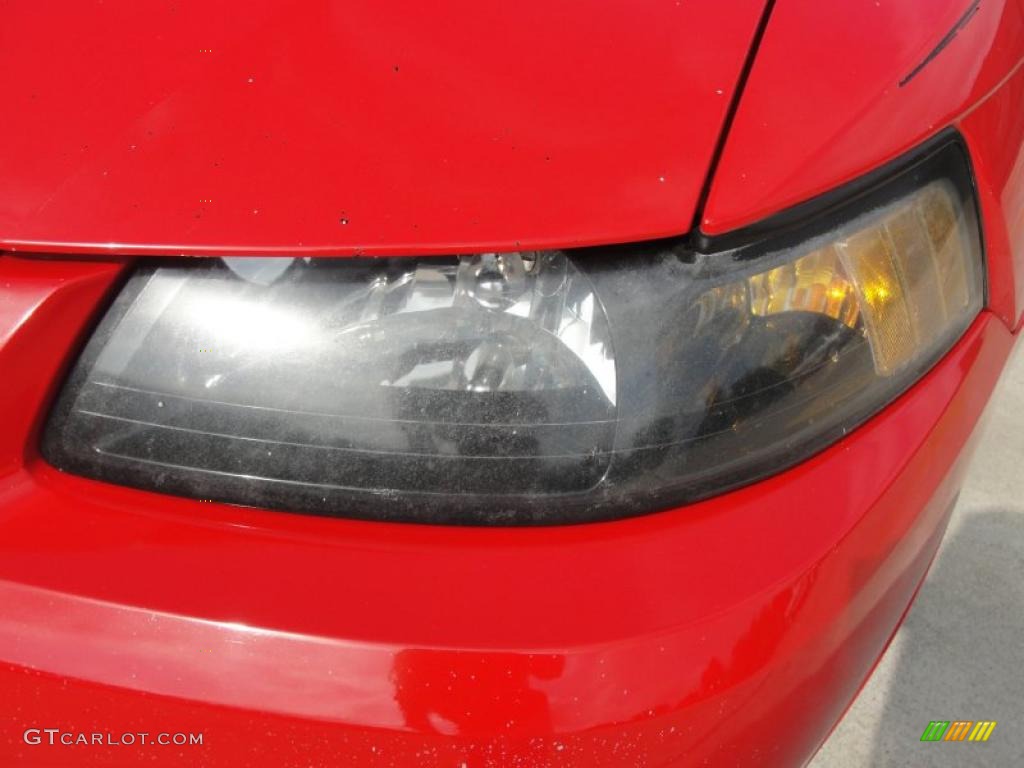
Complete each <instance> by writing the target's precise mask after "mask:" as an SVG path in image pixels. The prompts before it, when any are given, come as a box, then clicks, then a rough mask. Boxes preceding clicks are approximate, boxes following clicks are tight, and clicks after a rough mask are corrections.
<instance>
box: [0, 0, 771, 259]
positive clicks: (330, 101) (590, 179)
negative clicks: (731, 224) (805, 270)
mask: <svg viewBox="0 0 1024 768" xmlns="http://www.w3.org/2000/svg"><path fill="white" fill-rule="evenodd" d="M763 7H764V0H732V1H731V2H730V3H729V7H728V9H724V8H722V7H721V6H720V5H719V4H717V3H691V2H685V3H683V2H679V3H677V2H674V0H666V1H665V2H651V3H640V4H626V3H585V4H581V3H578V2H573V1H572V0H552V1H550V2H527V3H511V4H509V3H480V2H475V1H474V0H458V1H457V2H448V3H446V4H445V5H444V9H443V10H441V9H439V8H438V7H436V6H435V5H434V4H431V3H420V2H407V1H405V2H403V1H402V0H389V1H388V2H381V1H380V0H350V1H349V2H345V3H303V4H296V3H293V2H291V1H290V0H252V2H246V3H245V4H244V8H243V7H240V6H239V4H237V3H210V2H193V3H189V2H178V1H177V0H153V1H152V2H146V3H143V4H139V3H135V2H131V1H130V0H121V1H120V2H117V1H115V2H103V3H78V2H67V3H62V4H61V6H60V10H59V12H58V11H56V10H55V8H54V6H53V5H52V4H49V3H48V4H45V5H44V4H40V3H37V2H31V0H26V1H24V2H15V3H8V4H5V6H4V23H3V25H0V72H3V77H2V78H0V103H2V104H3V108H4V114H5V119H4V120H3V121H0V146H2V147H3V148H4V149H3V158H2V161H0V170H2V174H3V184H2V185H0V247H4V246H6V247H8V248H11V249H13V248H17V249H19V250H25V249H31V250H58V251H61V250H63V251H82V250H115V251H119V252H128V253H131V252H139V251H147V252H161V253H174V254H177V253H180V252H182V251H187V252H189V253H192V254H196V253H225V252H233V253H237V252H242V253H253V252H256V253H263V252H272V251H277V252H280V251H287V252H288V253H296V252H300V253H305V254H310V253H324V254H336V253H353V252H356V251H361V252H365V253H391V254H394V253H398V254H403V253H410V252H417V253H425V252H451V251H459V250H465V248H467V247H468V246H473V247H474V248H477V249H479V248H496V247H502V248H505V249H515V247H516V245H517V244H519V243H522V245H523V246H524V247H525V246H534V245H548V246H555V245H572V244H582V243H598V242H613V241H614V242H621V241H628V240H637V239H643V238H650V237H659V236H664V235H669V234H679V233H681V232H684V231H686V230H687V229H688V228H689V227H690V224H691V221H692V218H693V215H694V212H695V207H696V203H697V199H698V196H699V194H700V191H701V188H702V186H703V184H704V179H705V176H706V173H707V169H708V165H709V162H710V159H711V155H712V151H713V149H714V147H715V144H716V142H717V140H718V135H719V133H720V129H721V126H722V122H723V118H724V116H725V113H726V109H727V106H728V104H729V100H730V98H731V96H732V94H733V89H734V87H735V85H736V81H737V79H738V76H739V72H740V69H741V67H742V65H743V62H744V58H745V56H746V54H747V50H748V47H749V44H750V41H751V38H752V36H753V34H754V30H755V27H756V25H757V23H758V21H759V19H760V16H761V12H762V9H763ZM41 29H45V30H46V38H45V43H42V42H41V41H40V33H39V30H41Z"/></svg>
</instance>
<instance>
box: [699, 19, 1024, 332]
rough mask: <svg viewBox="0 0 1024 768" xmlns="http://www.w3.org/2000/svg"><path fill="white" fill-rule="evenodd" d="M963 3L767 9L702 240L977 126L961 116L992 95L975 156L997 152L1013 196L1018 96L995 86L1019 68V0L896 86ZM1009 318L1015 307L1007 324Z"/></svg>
mask: <svg viewBox="0 0 1024 768" xmlns="http://www.w3.org/2000/svg"><path fill="white" fill-rule="evenodd" d="M974 5H975V3H972V1H971V0H915V1H904V2H892V1H891V0H886V2H878V3H870V2H867V3H823V2H819V1H818V0H786V1H785V2H779V3H777V4H776V6H775V8H774V10H773V11H772V14H771V19H770V22H769V24H768V26H767V29H766V31H765V34H764V38H763V40H762V42H761V45H760V48H759V50H758V54H757V57H756V60H755V62H754V65H753V67H752V70H751V73H750V76H749V78H748V80H747V83H746V86H745V88H744V91H743V97H742V99H741V101H740V104H739V108H738V110H737V112H736V116H735V120H734V122H733V125H732V128H731V130H730V132H729V136H728V138H727V140H726V142H725V146H724V149H723V153H722V157H721V161H720V163H719V165H718V167H717V170H716V172H715V178H714V182H713V184H712V186H711V189H710V192H709V196H708V201H707V206H706V208H705V209H704V214H703V221H702V223H701V229H702V230H703V231H704V232H706V233H708V234H716V233H721V232H725V231H728V230H731V229H735V228H738V227H741V226H744V225H747V224H751V223H753V222H755V221H757V220H759V219H761V218H764V217H766V216H768V215H771V214H773V213H776V212H778V211H781V210H782V209H784V208H787V207H789V206H791V205H794V204H796V203H799V202H802V201H805V200H809V199H811V198H813V197H815V196H816V195H818V194H821V193H822V192H825V191H826V190H829V189H833V188H835V187H837V186H839V185H841V184H843V183H844V182H847V181H849V180H850V179H853V178H855V177H857V176H859V175H861V174H862V173H865V172H867V171H869V170H871V169H873V168H876V167H878V166H879V165H882V164H883V163H885V162H887V161H888V160H891V159H893V158H894V157H897V156H898V155H900V154H901V153H903V152H905V151H907V150H908V149H910V148H911V147H913V146H914V145H916V144H918V143H919V142H921V141H922V140H924V139H926V138H927V137H929V136H931V135H934V134H935V133H937V132H938V131H940V130H942V129H943V128H945V127H946V126H948V125H950V124H956V123H962V124H963V125H964V126H965V128H966V126H968V125H973V124H977V123H978V119H977V118H972V117H971V112H972V111H973V110H976V109H979V108H980V107H979V104H981V103H983V102H985V101H986V99H987V100H989V101H991V100H992V97H993V95H994V94H996V93H998V94H1001V97H1000V99H998V100H999V101H1001V106H993V107H991V108H990V111H992V112H995V113H996V114H995V115H994V116H993V117H991V118H989V125H988V126H987V129H988V133H987V135H986V141H985V142H977V143H976V144H975V148H976V149H983V151H985V152H987V153H999V154H1000V157H999V158H993V161H994V162H998V163H999V166H998V167H999V170H998V171H995V173H996V174H997V175H998V176H1001V177H1004V178H1005V177H1006V176H1008V175H1010V174H1016V177H1015V184H1014V186H1013V187H1012V188H1008V189H1007V191H1006V192H1003V193H1002V194H1004V195H1015V194H1016V195H1019V194H1021V193H1020V192H1019V191H1015V190H1019V189H1021V185H1020V179H1019V176H1020V173H1021V172H1020V170H1019V168H1018V166H1019V162H1020V161H1019V157H1020V151H1021V145H1020V138H1019V137H1020V127H1019V125H1020V115H1021V113H1022V112H1024V110H1022V109H1021V106H1020V105H1021V102H1020V95H1019V86H1017V91H1018V93H1014V94H1012V95H1011V93H1010V91H1009V90H1008V89H1007V88H1006V87H1005V84H1006V83H1007V80H1008V79H1009V78H1011V77H1013V75H1014V73H1017V72H1019V70H1020V69H1021V65H1022V62H1024V1H1022V0H991V1H990V0H986V1H985V2H982V3H980V4H978V5H977V10H976V11H975V12H974V13H973V15H971V16H970V18H969V19H968V20H967V21H966V22H965V23H964V24H963V25H962V28H960V30H959V32H958V33H957V35H956V36H955V37H954V38H953V39H952V40H951V41H950V42H949V44H948V45H946V46H945V47H944V48H943V49H942V50H941V51H940V52H939V53H938V54H937V55H936V56H935V57H934V58H932V59H931V60H930V61H929V62H928V63H927V65H926V66H924V67H923V68H922V69H921V70H920V71H919V72H918V73H917V74H916V75H915V76H914V77H913V78H911V79H910V80H909V82H906V83H905V84H903V85H902V86H901V85H900V83H901V81H903V80H904V79H905V78H907V77H908V75H910V74H911V73H912V72H913V71H914V70H915V68H917V67H918V65H919V64H921V63H923V62H924V61H925V59H926V58H927V57H928V55H929V54H930V53H931V52H932V51H933V50H934V49H935V48H936V46H937V45H938V44H939V43H940V42H941V41H942V39H943V37H944V36H945V35H946V33H947V31H949V30H951V29H952V28H953V27H954V26H955V25H956V23H957V22H958V20H960V19H961V18H962V17H963V16H964V14H965V13H969V9H970V8H971V7H972V6H974ZM1000 86H1004V87H1002V88H1000ZM997 123H998V124H997ZM989 140H991V141H989ZM983 144H984V146H982V145H983ZM1014 169H1016V170H1014ZM992 183H1000V182H999V181H998V180H997V179H993V180H992ZM994 194H996V195H998V194H1000V192H999V191H998V190H997V191H996V192H995V193H994ZM986 202H988V201H986ZM1004 202H1009V201H1006V200H1004ZM1013 202H1014V203H1016V204H1017V206H1018V207H1017V208H1016V210H1013V209H1012V208H1011V209H1008V211H1007V212H1008V214H1010V215H1012V216H1013V217H1019V215H1020V214H1019V211H1020V210H1021V208H1020V206H1019V202H1020V201H1019V199H1018V198H1013ZM1020 229H1021V225H1020V224H1019V223H1018V224H1017V225H1016V231H1017V232H1018V233H1019V231H1020ZM1018 238H1019V234H1018ZM1015 245H1016V247H1017V253H1018V259H1019V261H1018V263H1017V272H1018V274H1021V275H1024V247H1021V245H1020V240H1019V239H1018V241H1017V243H1016V244H1015ZM1000 276H1002V275H1000ZM994 290H995V291H996V295H997V296H998V298H999V300H1000V301H1001V302H1005V301H1006V299H1007V296H1008V295H1009V293H1008V292H1009V291H1010V290H1012V281H1009V282H1008V281H1005V280H1000V281H999V282H998V283H997V284H996V285H995V286H994ZM999 309H1000V310H1003V309H1006V312H1005V314H1004V316H1005V317H1006V319H1007V320H1008V321H1009V316H1010V312H1012V311H1013V310H1012V309H1009V308H1005V307H1003V306H1000V307H999ZM1020 311H1021V307H1020V306H1018V307H1017V309H1016V313H1015V316H1019V314H1020ZM1001 313H1002V312H1001Z"/></svg>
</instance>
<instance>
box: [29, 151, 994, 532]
mask: <svg viewBox="0 0 1024 768" xmlns="http://www.w3.org/2000/svg"><path fill="white" fill-rule="evenodd" d="M982 298H983V285H982V262H981V250H980V237H979V232H978V226H977V221H976V215H975V209H974V202H973V198H972V197H971V194H970V176H969V172H968V171H967V169H966V166H965V160H964V158H963V155H962V149H961V148H960V146H959V145H958V144H956V143H953V144H950V145H948V146H947V147H945V148H944V149H942V150H941V151H936V152H933V153H932V154H930V155H929V156H927V157H925V158H918V159H916V160H915V161H914V162H913V163H910V164H908V165H907V166H906V167H904V168H903V169H902V170H901V172H899V173H897V174H896V175H895V176H894V178H893V179H892V180H890V181H889V182H887V183H885V184H883V185H881V186H878V187H875V188H874V189H871V190H870V191H869V192H867V193H861V194H858V196H857V197H856V199H855V200H854V201H853V202H852V203H850V204H848V205H846V206H845V207H843V208H842V209H840V210H830V211H829V215H828V216H827V217H818V219H816V220H814V221H811V222H810V223H808V224H807V225H806V226H804V227H803V228H801V229H800V230H799V231H796V232H794V231H792V230H790V231H784V232H781V233H779V234H775V235H772V236H770V237H765V238H760V239H759V240H758V241H757V242H756V243H752V244H749V245H744V246H742V247H739V248H734V249H731V250H728V251H724V252H720V253H708V254H702V253H696V252H694V251H692V250H688V249H686V248H685V247H682V246H681V245H680V244H679V243H648V244H640V245H636V246H617V247H614V248H602V249H587V250H580V251H574V252H564V251H553V252H533V253H509V254H482V255H474V256H466V257H459V258H394V259H381V260H368V259H360V260H355V259H352V260H349V259H319V260H318V259H313V260H278V259H273V260H268V259H226V260H222V261H198V260H197V261H193V262H190V263H180V262H173V263H170V264H168V263H167V262H155V263H150V264H147V265H144V266H142V267H141V268H139V269H138V270H137V271H136V272H135V274H134V275H133V276H132V277H131V279H130V280H129V282H128V285H127V286H126V287H125V289H124V290H123V291H122V293H121V295H120V296H119V297H118V299H117V300H116V301H115V303H114V305H113V306H112V307H111V309H110V310H109V311H108V312H107V315H106V317H105V318H104V319H103V321H102V323H101V325H100V327H99V329H98V330H97V332H96V334H95V335H94V336H93V338H92V339H91V340H90V342H89V344H88V346H87V347H86V349H85V351H84V353H83V355H82V357H81V359H80V360H79V361H78V364H77V365H76V367H75V369H74V372H73V374H72V376H71V379H70V381H69V382H68V384H67V386H66V387H65V389H64V391H63V393H62V395H61V397H60V400H59V402H58V405H57V408H56V409H55V411H54V413H53V414H52V416H51V419H50V423H49V425H48V428H47V431H46V434H45V438H44V446H43V448H44V454H45V456H46V457H47V458H48V459H49V460H50V461H51V462H52V463H54V464H55V465H56V466H58V467H60V468H63V469H66V470H68V471H73V472H78V473H81V474H85V475H88V476H92V477H98V478H102V479H105V480H110V481H113V482H118V483H123V484H128V485H134V486H138V487H142V488H148V489H155V490H165V491H169V492H173V493H179V494H184V495H188V496H193V497H197V498H203V499H218V500H223V501H229V502H236V503H244V504H256V505H262V506H269V507H280V508H285V509H292V510H302V511H311V512H318V513H324V514H337V515H342V516H355V517H367V518H373V519H400V520H415V521H422V522H465V523H504V524H517V523H545V522H552V523H554V522H559V523H562V522H575V521H584V520H594V519H604V518H610V517H618V516H625V515H630V514H637V513H640V512H647V511H653V510H656V509H659V508H664V507H666V506H670V505H673V504H678V503H681V502H684V501H688V500H692V499H695V498H699V497H701V496H704V495H707V494H709V493H711V492H714V491H717V490H721V489H724V488H728V487H732V486H735V485H738V484H741V483H744V482H748V481H750V480H753V479H756V478H758V477H761V476H763V475H764V474H766V473H768V472H771V471H775V470H778V469H780V468H782V467H785V466H787V465H790V464H792V463H793V462H795V461H797V460H799V459H801V458H804V457H806V456H807V455H809V454H810V453H811V452H813V451H815V450H817V449H819V448H821V447H822V446H824V445H826V444H827V443H828V442H830V441H832V440H834V439H836V438H837V437H839V436H841V435H842V434H844V433H845V432H846V431H848V430H849V429H851V428H853V427H854V426H856V425H857V424H859V423H860V422H861V421H863V420H864V419H865V418H867V417H868V416H869V415H870V414H872V413H873V412H875V411H877V410H878V409H879V408H881V407H882V406H884V405H885V404H886V403H887V402H889V401H891V400H892V398H893V397H895V396H896V395H897V394H899V393H900V392H901V391H902V390H903V389H905V388H906V387H907V386H909V385H910V384H911V383H913V381H915V380H916V379H917V378H918V377H919V376H920V375H921V374H922V373H923V372H924V371H925V370H926V369H927V368H928V367H929V366H930V365H931V364H932V363H934V362H935V360H936V359H937V358H938V357H939V356H940V355H941V354H942V353H943V352H944V351H946V350H947V349H948V348H949V347H950V346H951V345H952V343H953V342H954V341H955V340H956V339H957V338H958V337H959V336H960V335H961V334H962V333H963V331H964V329H965V328H966V327H967V326H968V324H969V323H970V322H971V320H972V318H973V317H974V316H975V315H976V314H977V312H978V311H979V309H980V307H981V304H982Z"/></svg>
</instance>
